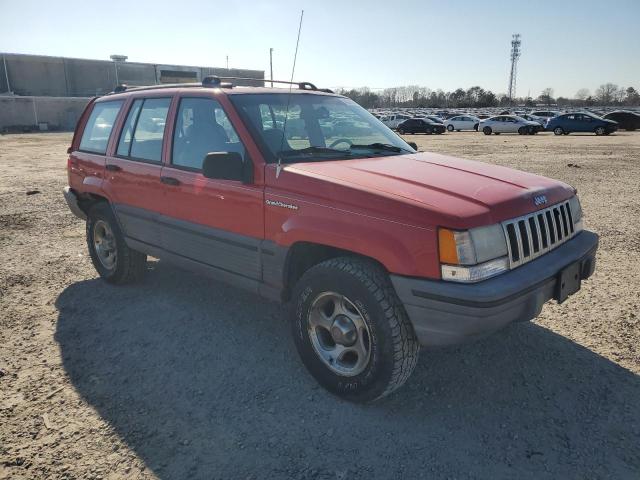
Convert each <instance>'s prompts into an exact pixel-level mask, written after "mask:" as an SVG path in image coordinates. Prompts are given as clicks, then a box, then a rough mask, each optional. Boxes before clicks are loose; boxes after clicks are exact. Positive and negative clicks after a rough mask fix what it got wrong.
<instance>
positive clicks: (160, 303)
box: [56, 262, 640, 479]
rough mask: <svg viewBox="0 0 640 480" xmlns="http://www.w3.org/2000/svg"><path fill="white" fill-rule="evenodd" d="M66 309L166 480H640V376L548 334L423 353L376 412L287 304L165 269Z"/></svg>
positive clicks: (116, 416) (62, 305)
mask: <svg viewBox="0 0 640 480" xmlns="http://www.w3.org/2000/svg"><path fill="white" fill-rule="evenodd" d="M151 268H152V269H153V271H152V272H150V273H149V275H148V276H147V278H146V280H145V281H144V282H143V283H142V284H140V285H134V286H127V287H113V286H110V285H108V284H106V283H104V282H102V281H100V280H97V279H94V280H87V281H81V282H78V283H75V284H73V285H70V286H69V287H68V288H66V289H65V290H64V291H63V292H62V293H61V294H60V296H59V297H58V298H57V301H56V306H57V308H58V311H59V319H58V324H57V331H56V340H57V342H58V343H59V345H60V348H61V352H62V357H63V365H64V368H65V369H66V371H67V373H68V375H69V377H70V379H71V382H72V383H73V385H74V386H75V388H76V389H77V391H78V392H79V393H80V394H81V395H82V396H83V398H84V399H86V401H87V402H88V403H89V404H90V405H92V406H93V407H94V408H95V409H96V410H97V411H98V412H99V414H100V415H101V416H102V417H103V418H104V419H105V420H106V421H107V422H108V423H109V424H110V425H111V426H113V428H114V429H115V431H116V432H117V433H118V434H119V435H120V437H121V438H122V439H123V440H124V441H125V442H126V443H127V444H128V445H129V446H130V447H131V449H133V450H134V451H135V452H136V454H137V455H139V457H140V458H142V459H143V460H144V461H145V463H146V466H147V467H148V468H149V469H151V470H152V471H153V472H154V474H155V475H157V476H158V477H159V478H163V479H174V478H332V479H335V478H363V479H365V478H366V479H370V478H422V477H424V478H442V477H448V478H449V477H450V478H513V477H519V478H536V479H539V478H600V477H611V478H634V477H635V478H638V477H637V475H638V472H639V471H640V459H639V456H640V454H639V448H638V447H639V446H640V401H639V399H640V378H639V377H638V376H637V375H635V374H633V373H631V372H629V371H628V370H626V369H624V368H621V367H620V366H618V365H616V364H614V363H613V362H610V361H609V360H607V359H605V358H603V357H601V356H599V355H597V354H595V353H593V352H591V351H590V350H588V349H586V348H583V347H581V346H580V345H578V344H576V343H574V342H572V341H570V340H568V339H566V338H564V337H562V336H559V335H557V334H555V333H553V332H551V331H550V330H547V329H545V328H542V327H539V326H537V325H535V324H522V325H516V326H514V327H512V328H510V329H507V330H506V331H504V332H501V333H499V334H497V335H495V336H493V337H492V338H489V339H487V340H485V341H482V342H479V343H476V344H472V345H465V346H462V347H456V348H450V349H442V350H433V351H423V352H422V354H421V360H420V362H419V365H418V367H417V368H416V371H415V372H414V374H413V376H412V377H411V378H410V379H409V381H408V382H407V384H406V385H405V386H404V387H403V388H402V389H401V390H399V391H397V392H396V393H395V394H393V395H392V396H391V397H389V398H387V399H384V400H382V401H381V402H378V403H376V404H373V405H354V404H350V403H347V402H344V401H341V400H339V399H337V398H335V397H333V396H331V395H330V394H328V393H326V392H325V391H324V390H322V389H321V388H320V387H318V386H317V384H316V383H315V382H314V380H313V379H312V378H311V377H310V376H309V375H308V374H307V373H306V371H305V370H304V368H303V367H302V366H301V363H300V362H299V361H298V358H297V354H296V352H295V348H294V347H293V343H292V341H291V340H290V335H289V329H288V326H287V324H286V322H285V321H284V315H283V312H282V310H281V307H279V306H278V305H276V304H272V303H268V302H265V301H263V300H261V299H260V298H258V297H256V296H254V295H252V294H249V293H245V292H243V291H241V290H237V289H234V288H231V287H228V286H225V285H222V284H218V283H215V282H211V281H210V280H208V279H206V278H203V277H199V276H196V275H194V274H191V273H188V272H183V271H181V270H177V269H174V268H172V267H170V266H168V265H165V264H162V263H161V262H155V263H153V264H152V267H151Z"/></svg>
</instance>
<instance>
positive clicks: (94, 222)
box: [87, 202, 147, 284]
mask: <svg viewBox="0 0 640 480" xmlns="http://www.w3.org/2000/svg"><path fill="white" fill-rule="evenodd" d="M87 246H88V248H89V256H90V257H91V261H92V263H93V266H94V267H95V269H96V270H97V272H98V274H100V276H101V277H102V278H103V279H104V280H106V281H107V282H109V283H116V284H122V283H130V282H133V281H136V280H139V279H141V278H142V276H143V275H144V272H145V270H146V268H147V256H146V255H145V254H144V253H140V252H138V251H136V250H132V249H131V248H129V247H128V246H127V244H126V242H125V240H124V236H123V235H122V232H121V231H120V227H119V225H118V222H117V221H116V218H115V216H114V215H113V211H112V210H111V207H110V206H109V204H107V203H105V202H100V203H97V204H95V205H94V206H93V207H91V209H90V210H89V213H88V215H87Z"/></svg>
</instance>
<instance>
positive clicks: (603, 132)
mask: <svg viewBox="0 0 640 480" xmlns="http://www.w3.org/2000/svg"><path fill="white" fill-rule="evenodd" d="M595 132H596V135H604V134H605V133H606V130H605V129H604V127H598V128H596V130H595Z"/></svg>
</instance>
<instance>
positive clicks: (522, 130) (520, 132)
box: [518, 127, 528, 135]
mask: <svg viewBox="0 0 640 480" xmlns="http://www.w3.org/2000/svg"><path fill="white" fill-rule="evenodd" d="M527 132H528V131H527V127H520V128H519V129H518V135H526V134H527Z"/></svg>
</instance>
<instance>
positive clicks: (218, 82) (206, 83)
mask: <svg viewBox="0 0 640 480" xmlns="http://www.w3.org/2000/svg"><path fill="white" fill-rule="evenodd" d="M222 80H240V81H243V82H261V83H263V84H265V83H267V82H269V83H272V84H273V83H281V84H286V85H297V86H298V89H299V90H313V91H318V92H326V93H333V90H330V89H328V88H318V87H316V86H315V85H314V84H313V83H311V82H290V81H287V80H267V79H264V78H250V77H218V76H215V75H209V76H206V77H204V78H203V79H202V82H200V83H163V84H160V85H145V86H139V87H129V86H128V85H127V84H124V83H123V84H120V85H118V86H116V88H114V89H113V92H111V93H108V94H107V95H112V94H116V93H122V92H137V91H140V90H156V89H163V88H197V87H206V88H233V87H234V85H233V83H231V82H223V81H222ZM262 86H264V85H262Z"/></svg>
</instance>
